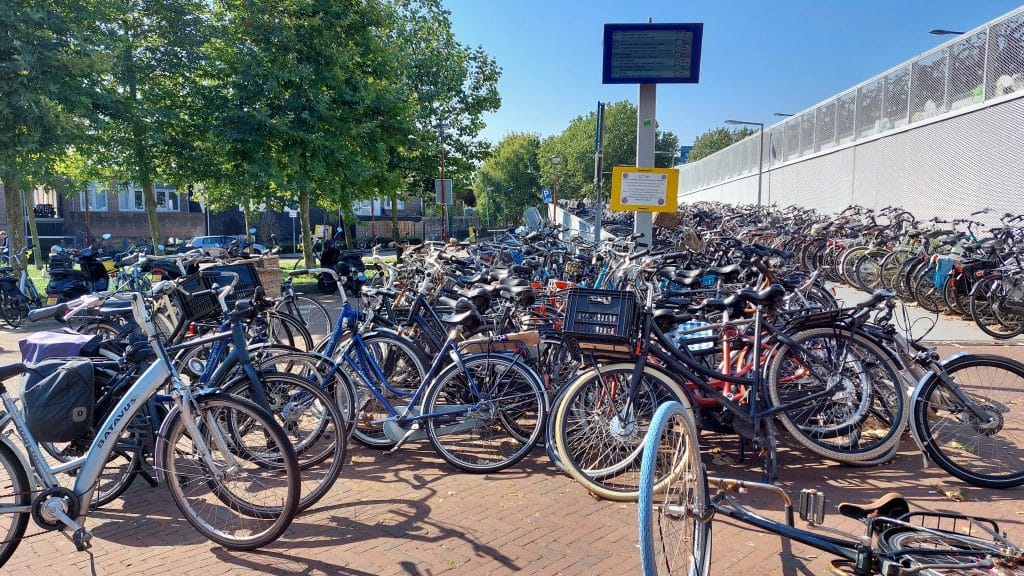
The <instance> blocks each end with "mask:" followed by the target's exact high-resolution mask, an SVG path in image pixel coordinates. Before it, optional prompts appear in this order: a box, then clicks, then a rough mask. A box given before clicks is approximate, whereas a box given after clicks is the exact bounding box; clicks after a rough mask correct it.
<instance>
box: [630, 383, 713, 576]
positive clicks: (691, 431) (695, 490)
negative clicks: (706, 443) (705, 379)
mask: <svg viewBox="0 0 1024 576" xmlns="http://www.w3.org/2000/svg"><path fill="white" fill-rule="evenodd" d="M666 476H667V477H668V478H669V479H670V481H669V483H668V485H667V486H665V487H664V489H663V490H662V491H661V492H658V493H656V492H655V490H654V484H655V482H654V480H655V478H659V477H666ZM639 500H640V505H639V506H638V516H639V518H638V519H639V527H640V562H641V566H642V567H643V571H644V572H643V573H644V576H657V575H659V574H680V575H683V576H703V575H704V574H707V573H708V570H709V568H710V567H711V535H712V532H711V520H710V518H709V517H708V516H709V514H708V513H709V512H710V509H711V505H710V502H709V498H708V489H707V477H706V476H705V475H704V467H703V465H702V464H701V461H700V436H699V435H698V432H697V426H696V425H695V424H694V421H693V415H692V414H691V413H690V411H689V410H687V409H686V408H683V406H682V404H679V403H677V402H668V403H665V404H662V405H661V406H660V407H659V408H658V411H657V412H655V413H654V419H653V420H652V421H651V427H650V429H649V430H648V432H647V439H646V440H645V441H644V455H643V458H642V459H641V464H640V494H639Z"/></svg>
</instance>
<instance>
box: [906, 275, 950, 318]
mask: <svg viewBox="0 0 1024 576" xmlns="http://www.w3.org/2000/svg"><path fill="white" fill-rule="evenodd" d="M912 285H913V292H914V300H916V301H917V305H918V306H920V307H922V308H924V309H925V310H927V311H929V312H932V313H935V314H941V313H942V312H943V310H944V308H945V302H943V301H942V293H941V292H940V290H939V287H938V286H936V285H935V266H934V265H929V266H922V267H921V268H920V269H918V272H917V275H916V276H915V278H914V281H913V284H912Z"/></svg>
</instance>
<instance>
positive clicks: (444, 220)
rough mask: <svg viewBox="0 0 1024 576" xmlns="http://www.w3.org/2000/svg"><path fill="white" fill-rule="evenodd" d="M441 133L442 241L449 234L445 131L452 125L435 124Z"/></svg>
mask: <svg viewBox="0 0 1024 576" xmlns="http://www.w3.org/2000/svg"><path fill="white" fill-rule="evenodd" d="M434 128H437V131H438V133H439V134H440V141H441V241H442V242H446V241H447V238H446V236H447V235H448V208H447V205H448V196H447V192H446V191H445V189H444V131H445V130H447V129H448V128H451V126H450V125H448V124H446V123H444V122H438V123H437V124H435V125H434ZM370 213H373V206H372V204H371V206H370Z"/></svg>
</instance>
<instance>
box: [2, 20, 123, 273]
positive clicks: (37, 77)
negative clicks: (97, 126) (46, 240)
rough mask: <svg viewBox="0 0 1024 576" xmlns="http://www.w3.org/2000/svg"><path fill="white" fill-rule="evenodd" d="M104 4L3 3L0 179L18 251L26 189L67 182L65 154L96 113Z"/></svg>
mask: <svg viewBox="0 0 1024 576" xmlns="http://www.w3.org/2000/svg"><path fill="white" fill-rule="evenodd" d="M100 6H101V5H100V3H99V1H98V0H96V1H87V2H80V1H79V2H66V1H62V0H20V1H19V2H14V3H11V2H3V3H0V86H3V89H2V90H0V180H2V182H3V188H4V197H5V204H6V212H7V224H8V233H9V235H10V239H11V240H10V243H11V251H12V252H15V251H19V250H21V248H22V247H24V245H25V220H24V216H23V211H24V208H25V200H24V198H25V195H24V193H25V192H28V191H31V190H32V189H33V188H34V187H35V186H36V185H44V186H51V187H52V186H55V185H57V184H59V183H60V182H61V181H62V177H61V175H60V171H59V169H58V164H59V160H60V159H61V157H62V155H63V154H64V153H65V151H66V150H67V148H68V147H69V146H72V145H74V144H75V143H76V142H79V141H80V140H81V139H82V137H83V135H84V130H83V129H84V127H85V126H87V125H88V121H87V120H88V119H90V118H91V116H92V111H93V107H94V105H95V102H96V89H95V88H96V86H95V82H96V80H97V78H98V77H99V75H100V74H101V73H102V72H103V70H104V61H103V59H102V58H101V57H100V54H99V53H98V51H97V50H96V49H95V45H94V42H93V41H94V37H93V34H94V33H95V32H96V31H97V30H96V28H95V26H94V24H93V22H94V16H95V13H96V11H97V9H98V8H99V7H100ZM34 235H35V233H34ZM35 240H36V241H35V242H34V244H35V245H36V262H37V264H38V263H39V262H41V258H39V242H38V238H36V239H35Z"/></svg>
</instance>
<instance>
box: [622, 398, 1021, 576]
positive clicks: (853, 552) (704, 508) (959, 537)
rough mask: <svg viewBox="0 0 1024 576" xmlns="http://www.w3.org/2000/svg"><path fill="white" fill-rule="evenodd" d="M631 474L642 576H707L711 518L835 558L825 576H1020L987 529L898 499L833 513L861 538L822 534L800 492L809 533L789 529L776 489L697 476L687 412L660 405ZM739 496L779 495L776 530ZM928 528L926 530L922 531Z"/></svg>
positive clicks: (1013, 551)
mask: <svg viewBox="0 0 1024 576" xmlns="http://www.w3.org/2000/svg"><path fill="white" fill-rule="evenodd" d="M640 474H641V482H640V495H639V500H640V505H639V508H638V528H639V535H640V559H641V566H642V570H643V574H644V576H657V575H664V574H684V575H686V576H705V575H708V574H710V573H711V548H712V540H713V536H714V532H713V530H712V529H711V525H712V521H713V520H714V518H715V516H716V515H719V514H721V515H724V516H727V517H729V518H731V519H733V520H737V521H739V522H742V523H744V524H749V525H751V526H753V527H755V528H757V529H760V530H764V531H767V532H770V533H774V534H778V535H780V536H782V537H784V538H788V539H790V540H795V541H797V542H800V543H802V544H805V545H807V546H811V547H812V548H816V549H818V550H821V551H823V552H826V553H828V554H831V555H834V556H836V557H838V559H837V560H835V561H833V563H832V566H833V569H834V570H837V571H839V572H841V573H844V574H853V575H855V576H870V575H872V574H880V575H883V576H901V575H911V574H921V575H926V576H938V575H940V574H964V575H974V574H982V573H985V574H1000V575H1002V576H1012V575H1019V574H1024V564H1022V563H1024V552H1022V550H1021V548H1019V547H1018V546H1016V545H1015V544H1013V543H1012V542H1010V541H1009V540H1007V539H1006V537H1005V536H1004V535H1003V534H1002V533H1001V532H1000V530H999V525H998V524H996V522H994V521H992V520H988V519H985V518H977V517H970V516H963V515H959V514H947V513H938V512H911V510H910V505H909V503H908V502H907V500H905V499H904V498H903V497H902V496H900V495H898V494H887V495H886V496H884V497H883V498H881V499H879V500H877V501H875V502H872V503H869V504H866V505H856V504H847V503H844V504H840V505H839V512H840V514H842V515H843V516H846V517H849V518H854V519H856V520H859V521H861V522H863V523H864V525H865V532H864V533H863V534H862V535H861V534H854V533H848V532H844V531H841V530H837V529H834V528H830V527H827V526H824V519H825V503H826V499H825V495H824V494H822V493H821V492H819V491H817V490H813V489H805V490H803V491H802V492H801V493H800V499H799V504H798V514H799V517H800V518H801V519H802V520H804V521H806V522H807V523H808V525H809V527H808V529H800V528H797V527H796V526H795V522H794V519H793V504H792V502H791V501H790V499H789V496H788V495H787V494H786V492H785V491H784V490H782V489H781V488H779V487H777V486H773V485H770V484H762V483H760V482H748V481H743V480H733V479H727V478H715V477H709V476H707V475H706V472H705V470H704V466H703V464H702V463H701V460H700V438H699V436H698V433H697V427H696V424H695V423H694V414H693V411H692V409H691V408H688V407H684V406H683V405H681V404H679V403H675V402H670V403H666V404H664V405H662V406H661V407H659V408H658V411H657V412H656V413H655V415H654V418H653V419H652V422H651V427H650V430H649V432H648V435H647V436H646V438H645V440H644V451H643V458H642V463H641V468H640ZM659 477H667V478H668V479H669V483H668V485H667V486H664V487H663V488H661V489H658V488H656V478H659ZM748 489H755V490H765V491H770V492H773V493H775V494H778V495H779V496H780V497H781V498H782V500H783V503H784V509H785V516H786V519H785V521H784V522H778V521H775V520H771V519H768V518H765V517H764V516H761V515H759V514H757V513H755V512H753V511H751V510H750V509H749V508H747V507H745V506H744V505H743V504H742V503H741V502H740V501H739V499H738V498H736V497H735V496H734V495H733V494H734V493H737V492H742V491H746V490H748ZM712 490H714V493H712ZM929 522H930V523H932V524H933V526H931V527H929V526H926V523H929ZM836 534H838V535H839V536H840V537H837V536H836ZM982 569H984V570H985V572H981V570H982Z"/></svg>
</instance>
